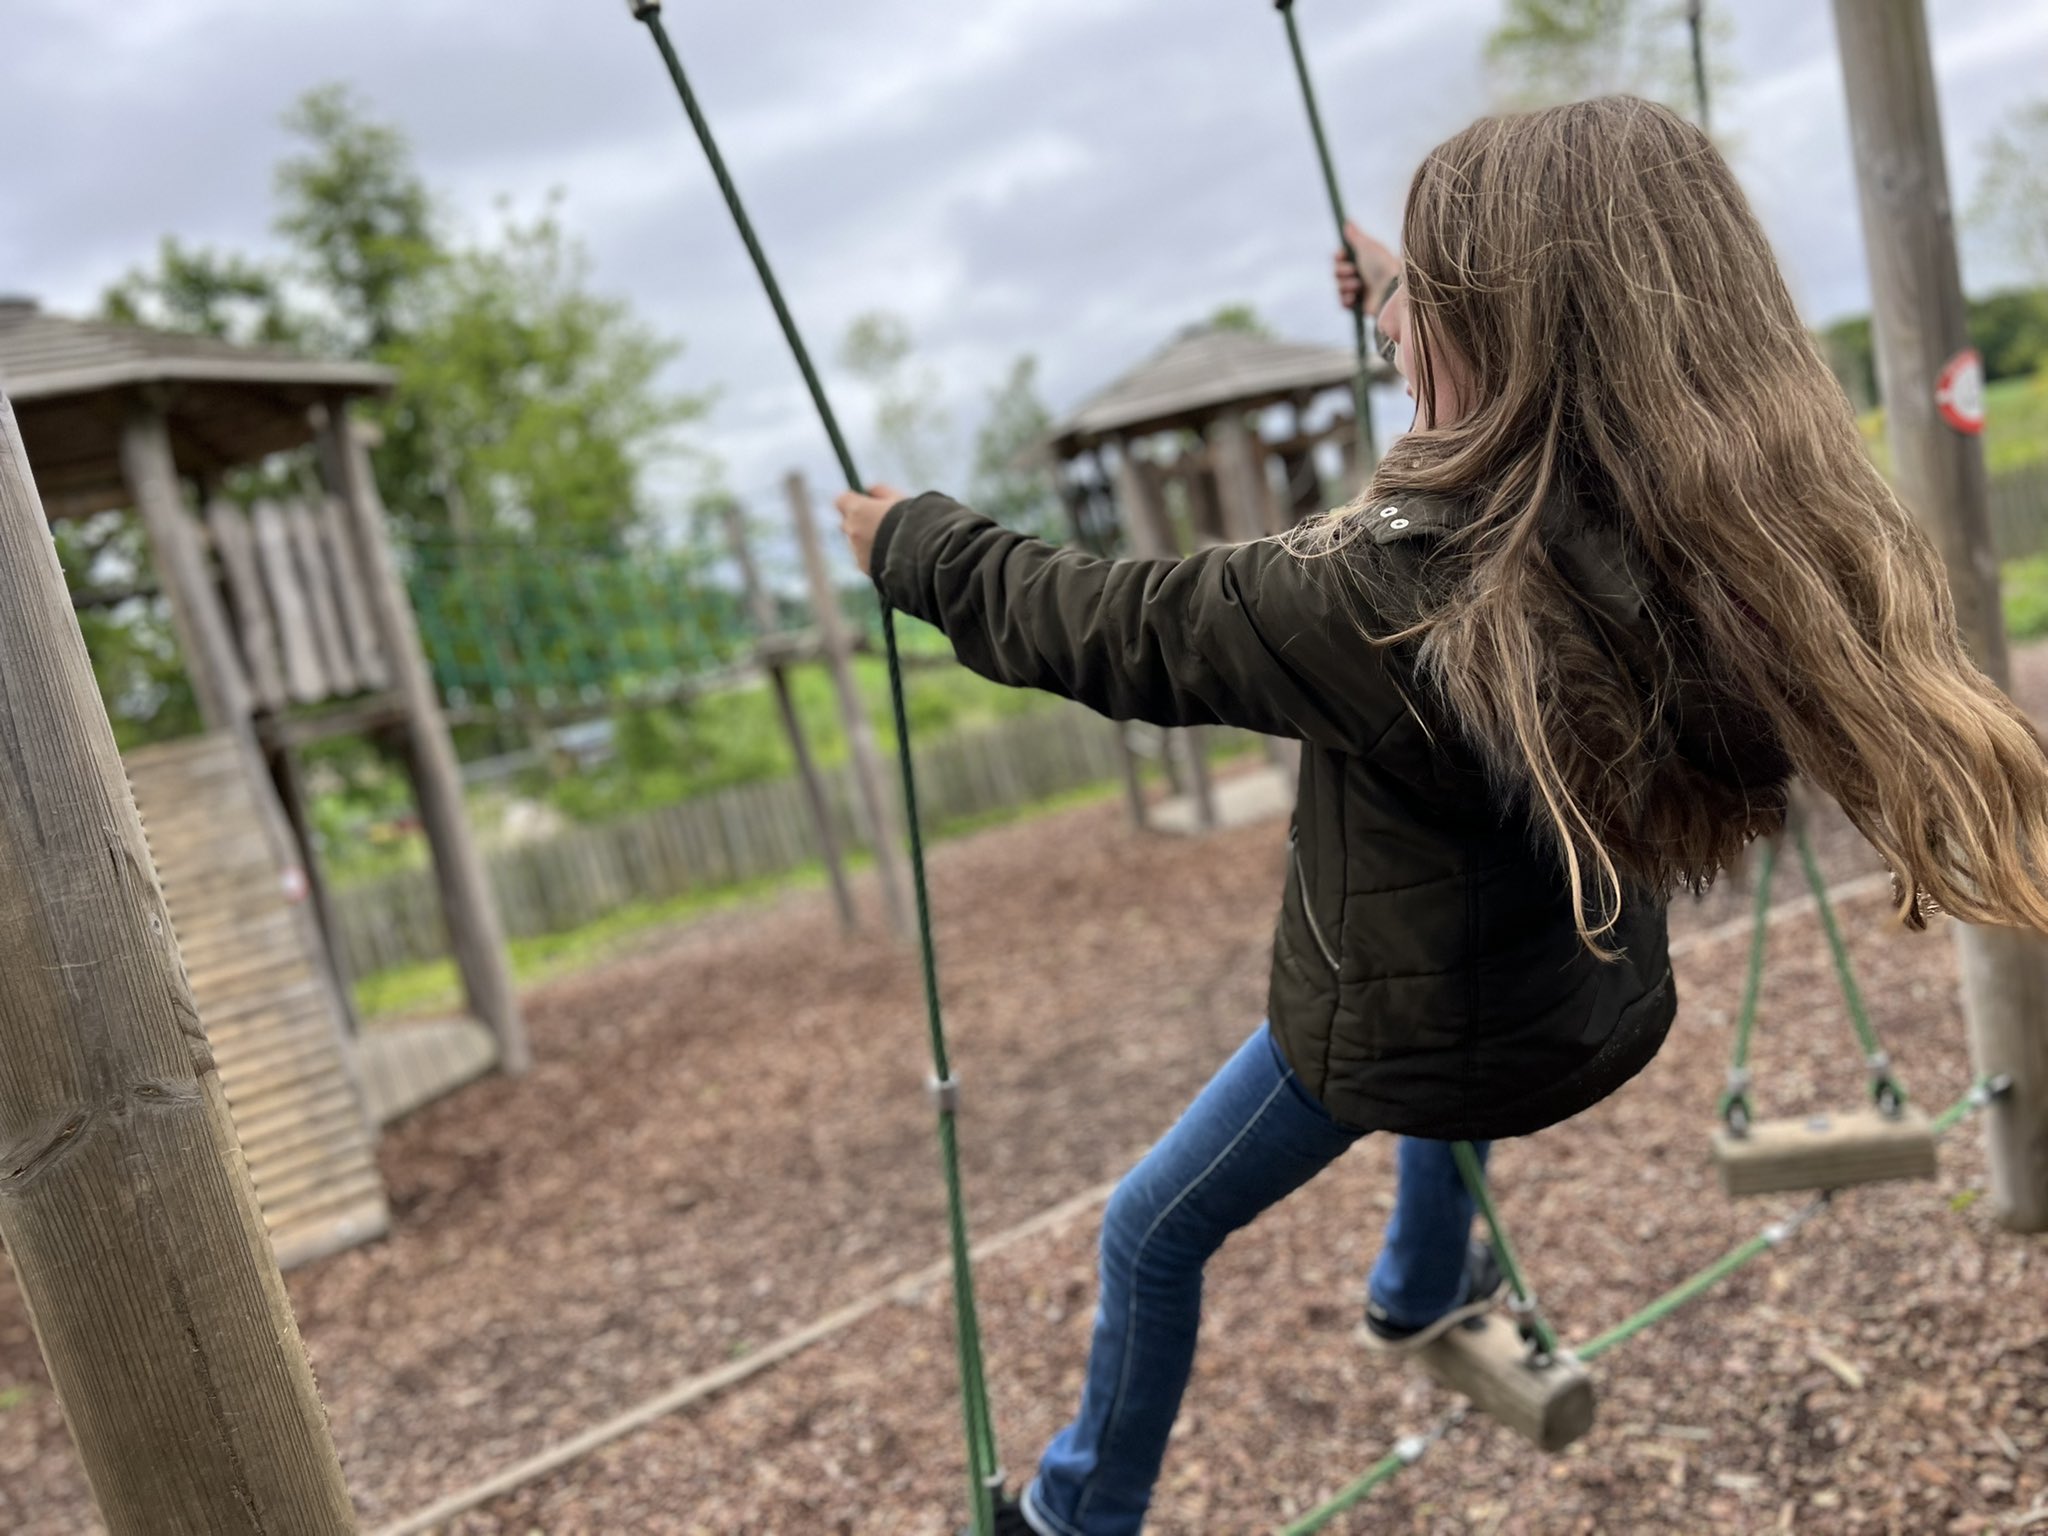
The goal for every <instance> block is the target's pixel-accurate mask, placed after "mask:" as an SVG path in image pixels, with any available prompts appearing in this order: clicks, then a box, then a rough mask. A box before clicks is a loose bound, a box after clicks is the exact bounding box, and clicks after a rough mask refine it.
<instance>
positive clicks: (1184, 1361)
mask: <svg viewBox="0 0 2048 1536" xmlns="http://www.w3.org/2000/svg"><path fill="white" fill-rule="evenodd" d="M1357 1139H1358V1133H1356V1132H1353V1131H1347V1130H1345V1129H1344V1128H1343V1127H1342V1126H1340V1125H1338V1124H1337V1122H1336V1121H1334V1120H1332V1119H1331V1118H1330V1116H1329V1114H1328V1113H1327V1112H1326V1111H1325V1110H1324V1109H1323V1107H1322V1106H1321V1105H1320V1104H1318V1103H1317V1102H1316V1101H1315V1100H1314V1099H1313V1098H1311V1097H1310V1096H1309V1092H1308V1090H1307V1089H1306V1088H1304V1087H1303V1086H1302V1084H1301V1081H1300V1079H1298V1078H1297V1077H1296V1076H1295V1075H1294V1073H1293V1072H1292V1071H1291V1070H1290V1069H1289V1068H1288V1066H1287V1063H1286V1062H1285V1061H1283V1060H1282V1059H1281V1056H1280V1049H1279V1046H1278V1044H1277V1043H1276V1042H1275V1041H1274V1039H1273V1035H1272V1031H1271V1029H1270V1028H1269V1027H1267V1026H1266V1025H1263V1024H1262V1025H1260V1026H1259V1028H1258V1030H1257V1032H1256V1033H1254V1034H1253V1035H1252V1037H1251V1039H1249V1040H1247V1041H1246V1042H1245V1043H1244V1045H1243V1046H1242V1047H1240V1048H1239V1050H1238V1052H1237V1054H1236V1055H1235V1056H1233V1057H1231V1059H1230V1061H1229V1062H1228V1063H1227V1064H1226V1065H1225V1066H1224V1068H1223V1070H1222V1071H1220V1072H1218V1073H1217V1074H1216V1076H1215V1077H1213V1078H1212V1079H1210V1081H1209V1085H1208V1086H1207V1087H1206V1088H1204V1089H1203V1090H1202V1091H1201V1093H1200V1094H1199V1095H1197V1097H1196V1099H1195V1102H1194V1103H1193V1104H1192V1105H1190V1106H1189V1107H1188V1111H1187V1113H1186V1114H1184V1115H1182V1116H1181V1118H1180V1120H1179V1121H1178V1122H1177V1123H1176V1124H1175V1125H1174V1127H1173V1129H1172V1130H1170V1131H1168V1132H1167V1133H1166V1135H1165V1136H1164V1137H1163V1138H1162V1139H1161V1140H1160V1142H1159V1144H1158V1145H1157V1146H1155V1147H1154V1148H1153V1149H1152V1150H1151V1151H1150V1152H1148V1153H1146V1154H1145V1156H1144V1158H1143V1160H1142V1161H1140V1162H1139V1164H1138V1166H1137V1167H1136V1168H1134V1169H1132V1170H1131V1172H1130V1173H1129V1174H1128V1175H1126V1176H1125V1178H1124V1180H1123V1182H1122V1183H1120V1184H1119V1185H1118V1186H1117V1189H1116V1193H1115V1194H1114V1195H1112V1196H1111V1197H1110V1201H1109V1207H1108V1209H1107V1210H1106V1211H1105V1212H1104V1213H1103V1219H1102V1269H1101V1292H1100V1297H1099V1299H1098V1301H1097V1303H1096V1311H1095V1337H1094V1342H1093V1343H1092V1344H1091V1346H1090V1348H1089V1352H1088V1374H1087V1379H1086V1383H1085V1385H1084V1387H1083V1389H1082V1393H1081V1412H1080V1414H1079V1416H1078V1417H1076V1418H1075V1420H1074V1421H1073V1423H1071V1424H1069V1425H1068V1426H1067V1427H1066V1428H1065V1429H1063V1430H1061V1431H1060V1433H1059V1434H1058V1436H1056V1437H1055V1438H1054V1440H1053V1442H1052V1444H1051V1446H1050V1447H1048V1448H1047V1450H1046V1453H1045V1456H1044V1459H1043V1460H1041V1461H1040V1462H1039V1465H1038V1476H1037V1478H1036V1480H1034V1481H1033V1482H1032V1484H1031V1485H1030V1486H1029V1487H1028V1488H1027V1489H1026V1490H1025V1495H1024V1509H1025V1515H1026V1517H1027V1518H1028V1519H1029V1521H1030V1523H1031V1524H1032V1525H1033V1526H1034V1527H1035V1528H1036V1529H1037V1530H1039V1531H1041V1532H1043V1533H1044V1536H1132V1533H1134V1532H1136V1531H1137V1530H1138V1528H1139V1527H1140V1526H1141V1525H1142V1524H1143V1523H1144V1519H1145V1510H1146V1506H1147V1505H1149V1504H1150V1503H1151V1500H1152V1485H1153V1484H1154V1483H1155V1482H1156V1481H1157V1480H1158V1477H1159V1464H1160V1461H1161V1459H1162V1458H1163V1457H1164V1455H1165V1453H1166V1439H1167V1435H1168V1433H1169V1432H1170V1431H1171V1430H1172V1428H1173V1421H1174V1417H1175V1415H1176V1414H1178V1413H1179V1412H1180V1399H1181V1393H1182V1391H1183V1390H1184V1389H1185V1388H1186V1386H1187V1380H1188V1372H1189V1370H1190V1369H1191V1368H1192V1366H1193V1365H1194V1359H1195V1337H1196V1333H1197V1331H1198V1329H1199V1326H1200V1323H1201V1315H1202V1267H1203V1265H1205V1264H1206V1263H1207V1262H1208V1260H1209V1256H1210V1255H1211V1254H1213V1253H1214V1252H1216V1250H1217V1249H1219V1248H1221V1247H1222V1246H1223V1241H1224V1239H1225V1238H1227V1237H1229V1236H1230V1234H1231V1233H1233V1232H1235V1231H1237V1230H1238V1228H1240V1227H1244V1226H1248V1225H1249V1224H1250V1223H1251V1222H1252V1220H1253V1219H1254V1218H1255V1217H1257V1216H1258V1215H1259V1213H1260V1212H1262V1211H1264V1210H1265V1209H1266V1208H1267V1207H1268V1206H1270V1205H1274V1204H1276V1203H1277V1202H1279V1201H1280V1200H1282V1199H1284V1198H1285V1197H1286V1196H1288V1195H1290V1194H1292V1193H1294V1191H1295V1190H1297V1189H1299V1188H1301V1186H1302V1185H1304V1184H1306V1183H1307V1182H1308V1181H1309V1180H1310V1179H1312V1178H1314V1177H1315V1176H1316V1175H1317V1174H1319V1173H1321V1172H1322V1171H1323V1170H1324V1169H1325V1168H1327V1167H1329V1165H1330V1164H1331V1163H1333V1162H1335V1161H1336V1160H1337V1158H1338V1157H1339V1156H1340V1155H1341V1154H1343V1153H1344V1152H1345V1151H1346V1150H1348V1149H1349V1148H1350V1146H1351V1144H1352V1143H1353V1142H1354V1141H1356V1140H1357ZM1480 1150H1481V1153H1482V1154H1483V1153H1484V1151H1485V1148H1483V1147H1482V1148H1481V1149H1480ZM1471 1231H1472V1202H1471V1198H1470V1197H1469V1196H1468V1195H1467V1194H1466V1193H1465V1188H1464V1185H1463V1183H1462V1181H1461V1180H1460V1179H1459V1177H1458V1169H1457V1165H1456V1163H1455V1162H1454V1161H1453V1160H1452V1157H1451V1149H1450V1145H1449V1144H1448V1143H1446V1142H1436V1141H1415V1140H1409V1139H1404V1140H1403V1141H1402V1142H1401V1144H1400V1182H1399V1185H1398V1187H1397V1189H1396V1192H1395V1196H1394V1214H1393V1218H1392V1220H1391V1221H1390V1222H1389V1223H1388V1225H1387V1236H1386V1245H1385V1247H1384V1249H1383V1250H1382V1251H1381V1253H1380V1257H1379V1261H1378V1262H1377V1263H1376V1264H1375V1265H1374V1266H1373V1271H1372V1277H1371V1280H1370V1281H1369V1283H1368V1289H1369V1291H1370V1294H1371V1296H1372V1299H1373V1300H1374V1301H1376V1302H1378V1303H1379V1304H1380V1305H1381V1306H1382V1307H1385V1308H1386V1309H1387V1312H1388V1313H1389V1315H1390V1316H1392V1318H1393V1319H1394V1320H1395V1321H1396V1322H1397V1323H1402V1324H1408V1325H1420V1324H1423V1323H1427V1322H1431V1321H1433V1320H1434V1319H1436V1318H1438V1317H1440V1316H1442V1315H1443V1314H1444V1313H1445V1312H1448V1311H1450V1310H1451V1308H1453V1307H1455V1306H1457V1305H1459V1304H1460V1303H1461V1302H1462V1301H1464V1299H1465V1294H1464V1293H1465V1255H1466V1249H1467V1245H1468V1242H1469V1239H1470V1236H1471Z"/></svg>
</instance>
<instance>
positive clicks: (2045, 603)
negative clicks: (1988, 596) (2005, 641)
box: [2000, 555, 2048, 640]
mask: <svg viewBox="0 0 2048 1536" xmlns="http://www.w3.org/2000/svg"><path fill="white" fill-rule="evenodd" d="M2000 578H2001V580H2002V582H2003V585H2004V595H2005V633H2006V635H2007V637H2008V638H2010V639H2013V640H2039V639H2041V638H2042V637H2043V636H2044V635H2048V555H2029V556H2027V557H2026V558H2025V559H2024V560H2008V561H2006V562H2005V566H2004V568H2003V570H2002V571H2001V572H2000Z"/></svg>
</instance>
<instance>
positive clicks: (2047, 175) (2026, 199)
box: [1969, 97, 2048, 283]
mask: <svg viewBox="0 0 2048 1536" xmlns="http://www.w3.org/2000/svg"><path fill="white" fill-rule="evenodd" d="M1969 222H1970V225H1971V226H1972V228H1973V229H1974V230H1975V231H1976V233H1977V234H1978V235H1979V236H1980V238H1982V239H1984V240H1986V241H1988V242H1989V243H1990V244H1991V245H1992V247H1993V248H1994V249H1995V250H1997V252H1998V253H1999V254H2000V255H2001V256H2003V257H2004V258H2005V259H2006V260H2007V261H2009V262H2011V263H2012V264H2013V266H2014V267H2016V268H2017V269H2018V270H2019V271H2020V272H2021V273H2023V274H2024V275H2025V276H2026V277H2027V278H2028V279H2030V280H2031V281H2033V282H2037V283H2048V97H2042V98H2040V99H2039V100H2036V101H2032V102H2029V103H2027V104H2026V105H2024V106H2021V107H2018V108H2016V109H2015V110H2014V111H2013V112H2012V113H2011V115H2010V116H2008V117H2007V119H2006V121H2005V125H2004V126H2003V127H2002V128H2000V129H1999V130H1998V132H1996V133H1994V134H1993V135H1992V136H1991V137H1990V139H1988V140H1987V141H1986V142H1985V144H1984V149H1983V160H1982V169H1981V170H1980V171H1979V172H1978V176H1977V186H1976V190H1975V191H1974V192H1973V193H1972V195H1971V198H1970V211H1969Z"/></svg>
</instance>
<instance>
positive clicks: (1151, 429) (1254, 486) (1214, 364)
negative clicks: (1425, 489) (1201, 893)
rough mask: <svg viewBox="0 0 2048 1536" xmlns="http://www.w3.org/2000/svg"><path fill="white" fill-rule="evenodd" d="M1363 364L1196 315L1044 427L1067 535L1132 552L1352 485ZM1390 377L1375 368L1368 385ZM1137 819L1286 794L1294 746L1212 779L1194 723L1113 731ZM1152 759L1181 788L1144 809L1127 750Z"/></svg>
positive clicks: (1341, 353) (1225, 539) (1229, 810)
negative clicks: (1158, 730) (1356, 393)
mask: <svg viewBox="0 0 2048 1536" xmlns="http://www.w3.org/2000/svg"><path fill="white" fill-rule="evenodd" d="M1357 375H1358V359H1357V357H1356V356H1355V355H1354V354H1353V353H1352V352H1350V351H1348V350H1346V349H1344V348H1342V347H1324V346H1316V345H1313V344H1310V343H1306V342H1294V341H1282V340H1278V339H1276V338H1274V337H1270V336H1266V335H1262V334H1260V333H1259V332H1257V331H1251V330H1244V329H1240V328H1235V327H1227V326H1194V327H1191V328H1190V329H1188V330H1185V331H1183V332H1181V333H1180V334H1179V335H1177V336H1175V337H1174V338H1173V340H1171V341H1169V342H1168V343H1167V344H1166V345H1165V346H1163V347H1161V348H1160V349H1159V350H1158V351H1156V352H1154V353H1153V354H1152V355H1151V356H1149V357H1147V358H1146V359H1145V360H1144V361H1142V362H1140V363H1139V364H1137V365H1136V366H1135V367H1133V368H1131V369H1130V370H1129V371H1128V372H1126V373H1124V374H1122V375H1121V376H1119V377H1118V378H1116V379H1114V380H1112V381H1111V382H1110V383H1109V384H1107V385H1105V386H1103V388H1101V389H1100V390H1098V391H1096V393H1094V394H1093V395H1090V396H1089V397H1088V398H1087V399H1086V400H1084V401H1083V402H1082V403H1081V404H1080V405H1079V406H1077V407H1076V408H1075V409H1074V411H1073V412H1072V414H1070V415H1069V416H1068V417H1067V418H1066V419H1065V420H1064V421H1062V422H1060V423H1059V424H1058V426H1057V427H1055V428H1054V431H1053V436H1052V443H1051V448H1052V451H1053V454H1054V456H1055V457H1056V458H1057V460H1058V463H1059V478H1060V488H1061V494H1062V497H1063V499H1064V501H1065V504H1066V509H1067V516H1068V521H1069V524H1070V526H1071V528H1072V531H1073V534H1074V537H1075V539H1076V540H1077V541H1078V542H1079V543H1080V544H1082V545H1083V546H1084V547H1087V548H1091V549H1096V550H1099V551H1104V552H1107V551H1108V550H1110V549H1111V548H1113V547H1115V546H1118V545H1121V547H1122V548H1123V549H1125V550H1126V551H1128V552H1129V553H1131V554H1133V555H1137V556H1140V557H1158V556H1169V555H1186V554H1191V553H1193V552H1194V551H1195V550H1197V549H1203V548H1206V547H1208V546H1209V545H1212V544H1234V543H1243V542H1246V541H1248V540H1252V539H1262V538H1266V537H1267V536H1269V535H1272V534H1277V533H1283V532H1285V531H1286V530H1287V529H1289V528H1291V527H1293V526H1294V525H1295V524H1296V523H1298V522H1300V521H1301V520H1302V519H1303V518H1306V517H1313V516H1315V515H1316V514H1318V513H1320V512H1324V511H1327V510H1328V509H1329V508H1330V507H1332V506H1334V505H1335V504H1337V503H1338V502H1340V501H1342V500H1343V499H1344V498H1345V497H1347V496H1349V495H1350V494H1351V493H1352V490H1353V488H1354V487H1355V486H1356V485H1357V484H1358V483H1359V481H1360V479H1361V478H1362V474H1364V473H1369V472H1370V469H1371V466H1370V465H1360V463H1359V462H1358V443H1359V438H1358V430H1357V427H1356V425H1355V418H1354V416H1353V412H1352V409H1351V398H1352V395H1351V391H1352V386H1353V383H1354V381H1355V380H1356V378H1357ZM1392 377H1393V374H1392V371H1391V370H1389V369H1385V368H1384V367H1382V368H1380V370H1379V371H1378V372H1377V373H1376V374H1375V381H1376V382H1384V381H1385V380H1388V379H1391V378H1392ZM1122 739H1123V748H1122V751H1123V760H1124V764H1125V781H1126V784H1127V786H1128V789H1129V793H1130V805H1131V815H1132V819H1133V820H1134V821H1135V822H1136V823H1137V824H1138V825H1139V826H1141V827H1145V826H1151V827H1155V828H1157V829H1158V830H1161V831H1169V832H1198V831H1209V830H1212V829H1213V828H1215V827H1218V826H1222V825H1226V824H1231V823H1235V822H1239V821H1248V820H1253V819H1256V818H1258V817H1260V816H1264V815H1268V814H1271V813H1272V812H1274V811H1276V810H1278V809H1280V808H1283V807H1284V806H1286V805H1289V804H1291V803H1292V797H1293V782H1292V779H1291V776H1290V774H1289V771H1288V770H1289V768H1290V767H1291V762H1290V755H1289V754H1288V753H1287V751H1286V750H1285V746H1284V744H1281V743H1275V744H1274V748H1273V751H1272V752H1271V753H1270V755H1271V756H1272V758H1273V759H1274V768H1275V771H1274V772H1273V773H1271V774H1261V775H1249V776H1243V777H1240V778H1237V779H1234V780H1232V781H1230V782H1228V783H1225V784H1217V783H1215V782H1213V781H1212V779H1211V776H1210V772H1209V761H1208V757H1209V754H1208V749H1207V747H1206V745H1205V743H1204V741H1203V733H1202V732H1200V731H1171V732H1166V733H1163V734H1161V735H1158V736H1156V737H1153V736H1150V735H1148V734H1146V733H1142V732H1138V731H1135V730H1126V731H1125V732H1124V733H1123V738H1122ZM1145 755H1152V756H1156V757H1157V758H1159V759H1160V761H1161V763H1162V765H1163V766H1164V767H1165V768H1166V771H1167V773H1168V775H1169V776H1170V777H1171V779H1172V780H1173V783H1174V785H1175V788H1176V790H1177V791H1178V793H1177V794H1176V795H1175V796H1174V797H1173V798H1172V799H1169V800H1168V801H1167V802H1166V803H1165V804H1164V805H1159V806H1148V805H1147V804H1146V801H1145V797H1144V793H1143V789H1142V785H1141V782H1140V777H1139V770H1138V761H1139V758H1140V757H1142V756H1145Z"/></svg>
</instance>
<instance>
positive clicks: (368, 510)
mask: <svg viewBox="0 0 2048 1536" xmlns="http://www.w3.org/2000/svg"><path fill="white" fill-rule="evenodd" d="M320 439H321V442H320V452H321V459H322V462H323V464H324V466H325V468H326V473H327V485H328V489H329V490H331V491H332V492H333V493H334V494H335V495H336V496H338V497H340V498H341V502H342V505H343V506H345V507H346V508H347V509H348V514H349V515H348V518H347V526H348V531H349V535H350V537H351V538H352V539H353V540H354V541H355V554H356V568H357V570H358V571H360V572H361V574H362V577H363V583H364V586H365V587H366V588H367V589H368V590H367V591H366V593H365V596H366V597H367V598H368V600H369V604H370V609H371V611H372V613H373V614H374V615H375V616H376V622H377V635H378V640H379V642H380V643H381V646H382V649H383V652H384V665H385V668H386V670H387V671H388V672H389V674H390V677H391V684H392V688H393V691H394V692H396V693H397V695H398V700H399V705H400V707H401V708H402V709H403V710H404V712H405V736H406V746H407V749H408V754H409V757H410V759H411V763H412V780H413V793H414V795H415V797H416V798H417V799H418V801H419V810H420V824H421V826H422V827H423V828H425V830H426V834H427V843H428V846H429V847H430V848H432V850H433V855H434V878H435V880H436V883H437V884H438V885H439V887H440V891H441V912H442V916H443V917H444V918H445V919H446V921H447V924H448V943H449V947H450V948H451V949H452V950H453V951H454V953H455V964H456V968H457V969H458V970H460V971H461V973H462V986H463V991H464V993H465V994H466V995H467V997H468V999H469V1007H470V1011H471V1012H472V1013H474V1014H475V1015H476V1016H477V1017H478V1018H479V1019H481V1020H482V1021H483V1022H484V1023H485V1024H487V1025H489V1026H490V1028H491V1032H492V1033H493V1034H495V1035H496V1036H497V1037H498V1068H499V1070H500V1071H502V1072H504V1073H506V1074H507V1075H508V1076H512V1077H517V1076H518V1075H519V1074H521V1073H522V1072H524V1071H525V1070H526V1069H527V1068H528V1067H529V1066H531V1065H532V1062H533V1057H532V1053H531V1051H530V1049H529V1048H528V1046H527V1042H526V1020H525V1017H524V1016H523V1015H522V1014H521V1012H520V1009H519V994H518V992H517V990H516V989H515V988H514V987H513V985H512V967H511V964H510V962H509V961H508V960H507V959H506V955H505V932H504V929H503V927H502V926H501V925H500V923H499V920H498V907H497V902H496V901H495V899H494V898H493V897H492V895H491V883H490V877H489V875H488V873H487V872H486V870H485V868H484V861H483V855H482V854H481V853H480V852H479V851H478V849H477V846H476V839H475V837H474V835H473V834H472V833H471V831H470V826H469V816H468V812H467V809H466V808H465V806H464V804H463V799H462V775H461V772H460V771H459V769H458V768H457V765H456V760H455V743H454V742H453V741H452V740H450V739H449V735H448V721H447V719H446V718H445V717H444V716H443V715H442V713H441V701H440V698H439V696H438V695H437V694H436V693H435V692H434V679H433V677H432V676H431V675H430V674H429V673H428V671H427V659H426V655H425V653H424V652H422V651H421V649H420V635H419V627H418V624H417V622H416V621H415V619H414V618H413V612H412V600H411V599H410V598H409V597H408V596H407V595H406V590H405V584H404V583H403V582H402V581H400V580H399V576H398V565H397V562H396V561H395V560H394V559H393V557H392V553H391V539H390V534H389V532H388V530H387V528H386V526H385V517H384V503H383V499H382V498H381V497H380V496H379V495H378V494H377V477H376V474H375V472H374V471H373V470H372V469H371V467H370V451H369V448H368V446H367V445H366V444H365V443H364V441H363V438H362V434H361V433H360V432H359V431H357V430H356V429H355V428H354V427H353V426H352V424H351V423H350V421H349V415H348V401H347V398H346V397H345V396H342V395H335V396H333V397H331V398H330V399H329V401H328V404H327V414H326V419H325V420H324V421H323V422H322V423H321V427H320Z"/></svg>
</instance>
